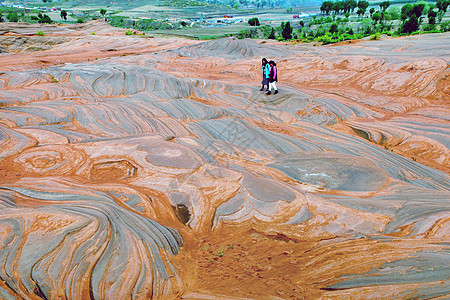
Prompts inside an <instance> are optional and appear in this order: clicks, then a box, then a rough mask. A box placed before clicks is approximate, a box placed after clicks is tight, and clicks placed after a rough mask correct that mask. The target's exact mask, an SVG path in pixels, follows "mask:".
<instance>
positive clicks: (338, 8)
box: [332, 1, 342, 15]
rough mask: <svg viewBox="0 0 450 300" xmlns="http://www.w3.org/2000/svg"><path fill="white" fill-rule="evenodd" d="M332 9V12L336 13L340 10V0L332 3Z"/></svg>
mask: <svg viewBox="0 0 450 300" xmlns="http://www.w3.org/2000/svg"><path fill="white" fill-rule="evenodd" d="M332 10H333V11H334V14H335V15H337V14H339V12H340V11H341V10H342V2H340V1H336V2H334V3H333V7H332Z"/></svg>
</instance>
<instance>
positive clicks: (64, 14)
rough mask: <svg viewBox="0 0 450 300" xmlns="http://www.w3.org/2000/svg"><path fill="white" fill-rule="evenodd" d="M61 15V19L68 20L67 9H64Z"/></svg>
mask: <svg viewBox="0 0 450 300" xmlns="http://www.w3.org/2000/svg"><path fill="white" fill-rule="evenodd" d="M60 16H61V19H64V20H67V11H65V10H64V9H63V10H61V14H60Z"/></svg>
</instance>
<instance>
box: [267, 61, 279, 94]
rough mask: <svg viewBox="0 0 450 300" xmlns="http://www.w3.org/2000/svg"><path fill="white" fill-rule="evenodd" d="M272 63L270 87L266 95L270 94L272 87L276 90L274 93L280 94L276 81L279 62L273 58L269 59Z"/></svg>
mask: <svg viewBox="0 0 450 300" xmlns="http://www.w3.org/2000/svg"><path fill="white" fill-rule="evenodd" d="M269 65H270V72H269V89H268V91H267V93H266V95H270V94H272V93H271V90H272V88H273V89H274V90H275V92H274V94H278V89H277V85H276V84H275V82H277V81H278V75H277V64H276V63H275V62H274V61H273V60H271V61H269Z"/></svg>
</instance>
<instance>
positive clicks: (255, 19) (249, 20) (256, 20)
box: [248, 17, 259, 26]
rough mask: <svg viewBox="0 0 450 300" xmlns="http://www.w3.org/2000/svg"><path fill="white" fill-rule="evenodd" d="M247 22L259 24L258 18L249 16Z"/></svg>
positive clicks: (253, 24)
mask: <svg viewBox="0 0 450 300" xmlns="http://www.w3.org/2000/svg"><path fill="white" fill-rule="evenodd" d="M248 24H249V25H250V26H259V19H258V18H256V17H255V18H250V19H248Z"/></svg>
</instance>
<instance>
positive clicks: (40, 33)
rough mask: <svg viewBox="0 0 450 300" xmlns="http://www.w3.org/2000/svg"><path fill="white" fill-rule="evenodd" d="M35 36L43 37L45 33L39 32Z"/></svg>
mask: <svg viewBox="0 0 450 300" xmlns="http://www.w3.org/2000/svg"><path fill="white" fill-rule="evenodd" d="M36 35H38V36H45V33H44V32H43V31H42V30H39V31H38V32H36Z"/></svg>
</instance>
